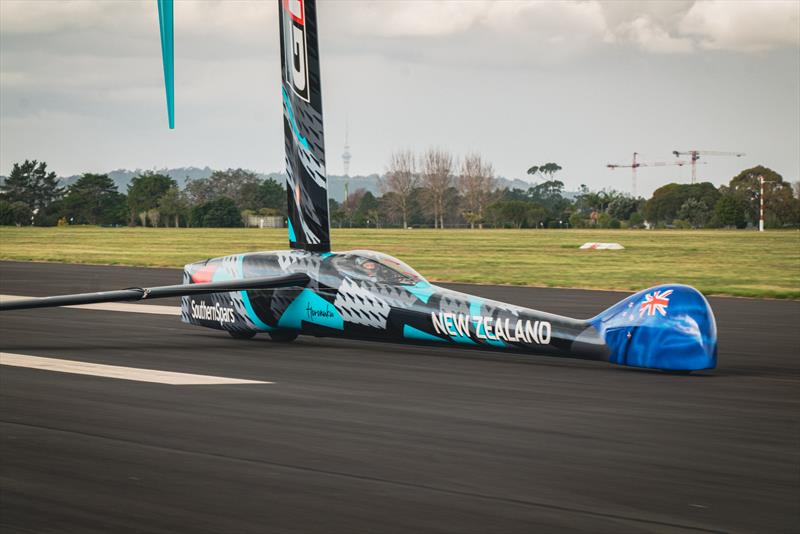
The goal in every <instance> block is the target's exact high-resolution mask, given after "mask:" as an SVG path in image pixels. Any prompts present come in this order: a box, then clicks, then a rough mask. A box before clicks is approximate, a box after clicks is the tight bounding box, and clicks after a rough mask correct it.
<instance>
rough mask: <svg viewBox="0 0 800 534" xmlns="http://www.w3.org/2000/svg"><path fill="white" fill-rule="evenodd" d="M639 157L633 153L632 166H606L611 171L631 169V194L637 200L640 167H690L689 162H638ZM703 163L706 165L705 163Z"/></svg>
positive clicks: (615, 164) (614, 164)
mask: <svg viewBox="0 0 800 534" xmlns="http://www.w3.org/2000/svg"><path fill="white" fill-rule="evenodd" d="M638 156H639V153H638V152H634V153H633V162H632V163H631V164H630V165H622V164H619V163H609V164H608V165H606V167H608V168H609V169H612V170H613V169H617V168H630V169H631V175H632V178H631V194H632V195H633V198H636V169H638V168H639V167H668V166H671V165H677V166H679V167H683V166H684V165H688V164H689V162H688V161H683V160H680V159H679V160H675V161H651V162H642V161H638V160H637V159H636V158H637V157H638ZM701 163H705V162H704V161H703V162H701Z"/></svg>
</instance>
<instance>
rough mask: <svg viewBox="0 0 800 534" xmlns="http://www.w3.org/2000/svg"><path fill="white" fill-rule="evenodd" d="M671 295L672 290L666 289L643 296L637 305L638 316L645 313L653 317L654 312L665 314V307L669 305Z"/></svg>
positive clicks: (664, 315)
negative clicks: (642, 299)
mask: <svg viewBox="0 0 800 534" xmlns="http://www.w3.org/2000/svg"><path fill="white" fill-rule="evenodd" d="M670 295H672V290H671V289H669V290H667V291H663V292H662V291H653V293H648V294H647V295H645V296H644V302H642V304H641V305H640V306H639V317H642V316H643V315H645V314H647V315H648V316H650V317H653V316H654V315H655V314H656V312H658V313H660V314H661V315H662V316H663V317H666V316H667V308H668V307H669V299H668V298H667V297H669V296H670Z"/></svg>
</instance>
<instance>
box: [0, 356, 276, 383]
mask: <svg viewBox="0 0 800 534" xmlns="http://www.w3.org/2000/svg"><path fill="white" fill-rule="evenodd" d="M0 365H12V366H15V367H28V368H30V369H42V370H45V371H56V372H59V373H72V374H78V375H91V376H103V377H106V378H118V379H120V380H136V381H138V382H155V383H157V384H171V385H173V386H191V385H208V384H273V383H274V382H264V381H261V380H244V379H241V378H226V377H224V376H208V375H193V374H189V373H174V372H170V371H157V370H155V369H137V368H134V367H120V366H117V365H102V364H99V363H89V362H78V361H74V360H61V359H58V358H44V357H42V356H29V355H27V354H12V353H10V352H0Z"/></svg>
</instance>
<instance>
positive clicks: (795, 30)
mask: <svg viewBox="0 0 800 534" xmlns="http://www.w3.org/2000/svg"><path fill="white" fill-rule="evenodd" d="M679 29H680V31H681V32H682V33H684V34H687V35H692V36H694V37H695V38H696V39H697V40H698V42H699V44H700V46H701V47H702V48H705V49H709V50H727V51H733V52H761V51H765V50H772V49H775V48H782V47H797V46H798V45H799V44H800V2H797V1H796V0H778V1H766V0H765V1H759V2H755V1H751V2H747V1H736V2H733V1H724V0H709V1H706V2H695V4H694V5H693V6H692V7H691V9H690V10H689V12H688V13H687V14H686V16H685V17H684V18H683V20H682V21H681V23H680V25H679Z"/></svg>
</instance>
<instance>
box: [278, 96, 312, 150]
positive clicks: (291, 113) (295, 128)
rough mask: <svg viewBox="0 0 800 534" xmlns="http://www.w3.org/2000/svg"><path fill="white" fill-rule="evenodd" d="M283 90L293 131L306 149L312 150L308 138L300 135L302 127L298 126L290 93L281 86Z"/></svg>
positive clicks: (284, 102)
mask: <svg viewBox="0 0 800 534" xmlns="http://www.w3.org/2000/svg"><path fill="white" fill-rule="evenodd" d="M281 92H282V93H283V104H284V105H285V106H286V112H287V113H288V114H289V122H290V123H291V124H292V131H293V132H294V136H295V137H296V138H297V140H298V141H300V144H301V145H303V146H304V147H305V148H306V150H309V151H310V150H311V147H310V146H309V145H308V140H307V139H306V138H305V137H303V136H302V135H300V128H298V126H297V121H296V120H295V118H294V110H293V109H292V103H291V102H290V101H289V95H287V94H286V89H284V88H283V87H281Z"/></svg>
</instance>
